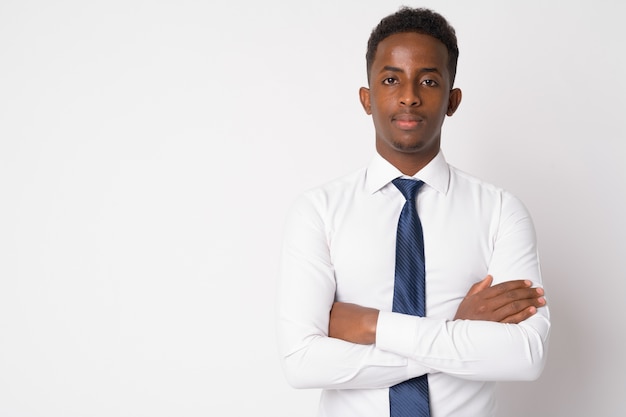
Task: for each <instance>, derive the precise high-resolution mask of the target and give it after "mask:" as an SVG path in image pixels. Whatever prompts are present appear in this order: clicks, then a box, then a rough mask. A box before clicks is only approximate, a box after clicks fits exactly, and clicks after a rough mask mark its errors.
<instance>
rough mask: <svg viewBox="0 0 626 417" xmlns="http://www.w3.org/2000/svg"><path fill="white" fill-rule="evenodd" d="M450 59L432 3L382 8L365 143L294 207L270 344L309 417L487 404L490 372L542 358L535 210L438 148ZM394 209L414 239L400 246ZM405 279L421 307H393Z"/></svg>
mask: <svg viewBox="0 0 626 417" xmlns="http://www.w3.org/2000/svg"><path fill="white" fill-rule="evenodd" d="M457 58H458V48H457V44H456V35H455V32H454V29H453V28H452V27H450V26H449V24H448V23H447V21H446V20H445V19H444V18H443V17H442V16H440V15H439V14H437V13H434V12H432V11H430V10H426V9H409V8H402V9H400V10H399V11H398V12H397V13H395V14H393V15H390V16H388V17H386V18H385V19H383V20H382V21H381V22H380V24H379V25H378V26H377V27H376V28H375V29H374V31H373V32H372V35H371V37H370V40H369V42H368V51H367V71H368V81H369V88H361V90H360V98H361V103H362V104H363V108H364V109H365V111H366V113H367V114H370V115H371V116H372V119H373V122H374V127H375V131H376V151H377V153H376V155H375V156H374V158H373V159H372V161H371V162H370V164H369V165H368V166H367V167H366V168H364V169H362V170H359V171H357V172H355V173H353V174H351V175H348V176H346V177H344V178H341V179H339V180H336V181H333V182H331V183H329V184H327V185H325V186H323V187H320V188H317V189H314V190H311V191H309V192H307V193H305V194H304V195H303V196H302V197H301V198H300V199H299V200H298V201H297V202H296V203H295V205H294V206H293V208H292V210H291V212H290V215H289V218H288V221H287V227H286V234H285V242H284V250H283V261H282V270H281V280H280V288H279V306H278V320H279V323H278V330H279V348H280V354H281V359H282V362H283V366H284V370H285V373H286V376H287V379H288V381H289V382H290V383H291V384H292V385H293V386H295V387H299V388H322V389H323V391H322V397H321V401H320V407H319V412H318V415H319V416H336V417H349V416H359V417H368V416H372V417H374V416H376V417H381V416H391V417H399V416H417V415H420V416H429V415H430V416H435V417H443V416H446V417H449V416H460V417H468V416H480V417H486V416H493V415H494V413H495V399H494V388H495V382H496V381H499V380H532V379H535V378H537V377H538V376H539V374H540V373H541V371H542V369H543V366H544V362H545V358H546V348H547V341H548V333H549V329H550V320H549V313H548V310H547V307H545V299H544V297H543V289H542V280H541V275H540V270H539V261H538V257H537V250H536V243H535V233H534V228H533V224H532V221H531V218H530V216H529V214H528V213H527V210H526V209H525V207H524V206H523V205H522V203H521V202H520V201H519V200H517V199H516V198H515V197H514V196H512V195H511V194H509V193H507V192H506V191H504V190H502V189H499V188H497V187H494V186H492V185H489V184H486V183H484V182H482V181H480V180H478V179H476V178H473V177H471V176H469V175H467V174H465V173H463V172H461V171H459V170H457V169H456V168H454V167H452V166H449V165H448V164H447V163H446V161H445V159H444V156H443V154H442V153H441V150H440V141H441V127H442V124H443V121H444V118H445V116H446V115H447V116H452V115H453V114H454V112H455V111H456V109H457V107H458V106H459V104H460V102H461V91H460V90H459V89H457V88H454V87H453V83H454V78H455V73H456V63H457ZM416 182H419V185H417V186H416V187H413V185H415V184H416ZM402 184H404V185H402ZM406 184H413V185H410V187H413V188H415V189H417V190H418V191H417V196H416V197H411V196H408V194H405V189H404V188H403V187H405V185H406ZM405 204H406V208H404V207H403V206H405ZM415 208H416V209H417V210H416V212H415ZM405 210H408V211H407V212H406V213H409V212H411V210H412V212H411V213H413V214H406V213H405ZM407 215H408V216H409V217H408V218H410V220H408V222H409V223H406V220H402V219H403V218H404V219H407V217H404V216H407ZM411 216H412V217H411ZM399 219H400V221H399ZM406 224H411V225H412V226H411V227H412V229H411V230H412V231H411V232H410V233H409V235H408V236H410V237H409V238H408V239H409V240H411V241H415V242H418V243H417V246H411V248H416V249H410V250H408V255H406V252H407V250H405V249H403V248H405V247H406V246H405V243H406V239H407V238H405V237H404V236H406V235H405V229H406V227H407V226H406ZM415 225H417V226H415ZM415 230H418V232H415ZM401 236H402V237H401ZM411 245H413V243H411ZM422 252H423V254H422ZM403 254H405V255H406V256H405V255H403ZM407 258H409V261H408V262H409V263H410V265H411V266H410V267H408V268H409V269H408V270H409V271H410V272H408V273H407V272H406V271H407V269H406V268H405V267H404V265H405V263H406V262H407V260H406V259H407ZM403 268H404V269H403ZM420 268H421V272H415V271H418V270H420ZM406 276H408V277H409V278H405V277H406ZM407 280H408V282H410V283H409V284H408V285H409V286H411V285H413V283H412V282H413V281H415V282H421V284H416V285H417V288H418V289H417V290H416V289H413V291H414V293H411V295H410V296H408V298H407V299H408V300H409V301H408V303H413V302H414V300H417V299H420V298H421V299H422V301H421V303H422V306H421V307H419V303H420V302H417V305H418V307H416V308H417V310H408V311H404V310H403V307H398V306H400V304H401V302H400V301H398V299H399V298H400V297H402V296H403V295H402V294H403V291H405V290H404V289H403V288H404V287H405V285H407V284H406V282H407ZM420 285H421V287H420ZM419 288H421V290H419ZM424 288H425V289H424ZM420 291H421V293H420ZM420 294H421V295H420ZM411 308H413V307H411ZM420 309H421V310H420ZM411 311H413V312H411ZM398 404H400V405H398ZM412 406H415V407H417V409H411V408H410V407H412Z"/></svg>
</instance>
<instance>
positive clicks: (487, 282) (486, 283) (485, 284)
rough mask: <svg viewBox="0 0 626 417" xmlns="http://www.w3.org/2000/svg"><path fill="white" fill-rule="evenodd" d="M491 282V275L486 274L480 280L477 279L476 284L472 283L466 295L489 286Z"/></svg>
mask: <svg viewBox="0 0 626 417" xmlns="http://www.w3.org/2000/svg"><path fill="white" fill-rule="evenodd" d="M492 282H493V277H492V276H491V275H487V276H486V277H485V278H483V279H482V281H479V282H477V283H476V284H474V285H472V287H471V288H470V290H469V291H468V292H467V295H474V294H477V293H479V292H481V291H483V290H486V289H487V288H489V287H490V286H491V283H492Z"/></svg>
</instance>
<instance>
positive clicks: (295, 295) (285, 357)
mask: <svg viewBox="0 0 626 417" xmlns="http://www.w3.org/2000/svg"><path fill="white" fill-rule="evenodd" d="M323 214H324V213H323V203H322V202H320V201H313V199H312V198H310V196H309V198H307V197H301V198H300V199H299V200H298V201H297V202H296V203H295V204H294V206H293V207H292V209H291V211H290V214H289V215H288V218H287V223H286V227H285V236H284V244H283V253H282V261H281V271H280V279H279V286H278V307H277V308H278V311H277V316H278V320H277V323H278V324H277V331H278V345H279V346H278V347H279V352H280V359H281V363H282V366H283V369H284V372H285V375H286V378H287V380H288V382H289V383H290V384H291V385H292V386H294V387H296V388H328V389H336V388H342V389H355V388H365V389H369V388H385V387H389V386H392V385H395V384H397V383H399V382H402V381H404V380H406V379H409V378H412V377H415V376H418V375H423V374H425V373H427V372H429V371H431V370H430V369H429V368H427V367H425V366H423V365H421V364H420V363H419V361H416V360H412V359H409V358H408V357H407V356H406V355H402V354H398V353H393V352H391V351H386V350H383V349H380V348H378V347H377V346H375V345H367V346H366V345H358V344H353V343H348V342H345V341H343V340H339V339H334V338H330V337H328V323H329V314H330V310H331V308H332V305H333V302H334V300H335V289H336V283H335V276H334V270H333V265H332V263H331V259H330V251H329V243H328V234H327V230H326V225H325V221H324V215H323Z"/></svg>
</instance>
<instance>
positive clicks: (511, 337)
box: [376, 194, 550, 381]
mask: <svg viewBox="0 0 626 417" xmlns="http://www.w3.org/2000/svg"><path fill="white" fill-rule="evenodd" d="M491 235H492V236H493V254H492V257H491V260H490V262H489V273H490V274H491V275H492V276H493V277H494V283H495V282H502V281H509V280H515V279H530V280H531V281H533V283H534V286H543V282H542V278H541V273H540V269H539V257H538V254H537V245H536V237H535V231H534V226H533V223H532V220H531V218H530V216H529V214H528V211H527V210H526V208H525V207H524V206H523V204H522V203H521V202H520V201H519V200H518V199H516V198H515V197H513V196H511V195H508V194H505V195H504V196H503V199H502V204H501V210H500V211H498V215H497V216H495V221H494V222H493V224H492V225H491ZM549 333H550V314H549V310H548V308H547V307H542V308H539V309H538V310H537V313H536V314H535V315H533V316H532V317H530V318H528V319H527V320H525V321H523V322H521V323H519V324H504V323H495V322H487V321H477V320H455V321H451V320H444V319H432V318H428V317H425V318H424V317H415V316H408V315H402V314H398V313H391V312H381V313H380V314H379V318H378V325H377V334H376V346H377V347H378V348H380V349H382V350H384V351H387V352H392V353H396V354H398V355H401V356H405V357H407V358H411V359H413V360H416V361H418V362H419V363H421V364H422V365H423V366H425V367H428V368H432V369H433V370H435V371H439V372H444V373H447V374H450V375H454V376H457V377H460V378H466V379H471V380H483V381H504V380H508V381H513V380H520V381H521V380H534V379H536V378H538V377H539V375H540V374H541V372H542V370H543V367H544V365H545V360H546V354H547V347H548V338H549Z"/></svg>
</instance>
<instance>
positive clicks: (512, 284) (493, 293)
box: [484, 279, 532, 298]
mask: <svg viewBox="0 0 626 417" xmlns="http://www.w3.org/2000/svg"><path fill="white" fill-rule="evenodd" d="M531 286H532V281H529V280H527V279H518V280H514V281H505V282H501V283H499V284H496V285H493V286H491V287H490V288H489V289H488V290H487V291H486V292H485V294H484V295H485V297H486V298H492V297H498V296H500V295H502V294H505V293H508V292H510V291H515V290H518V289H528V288H531Z"/></svg>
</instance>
